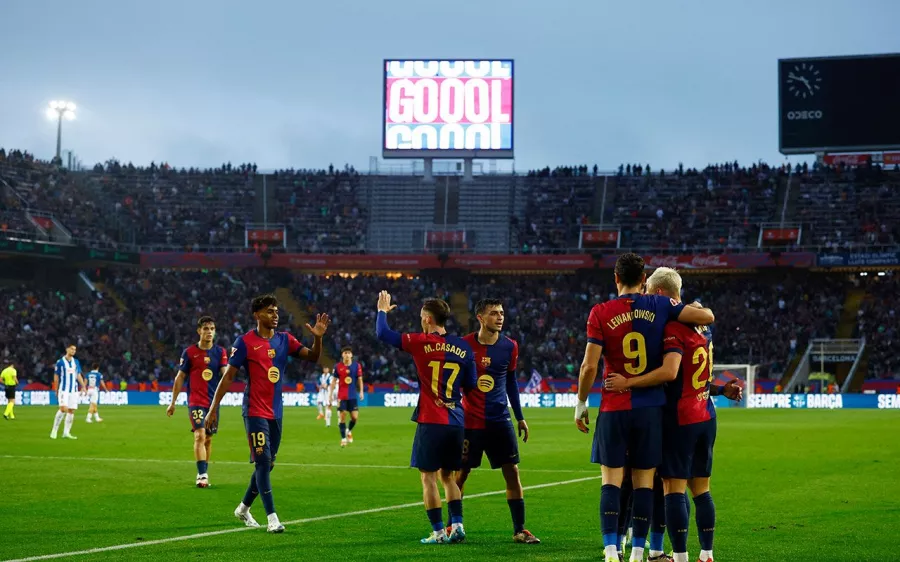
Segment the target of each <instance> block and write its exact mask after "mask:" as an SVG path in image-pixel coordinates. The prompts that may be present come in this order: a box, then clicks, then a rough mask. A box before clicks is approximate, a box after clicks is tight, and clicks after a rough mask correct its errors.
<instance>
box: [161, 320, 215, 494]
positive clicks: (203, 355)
mask: <svg viewBox="0 0 900 562" xmlns="http://www.w3.org/2000/svg"><path fill="white" fill-rule="evenodd" d="M197 334H199V336H200V341H199V342H198V343H196V344H194V345H192V346H190V347H188V348H186V349H185V350H184V351H183V352H182V354H181V362H180V363H179V365H178V374H176V375H175V384H174V385H173V387H172V402H171V403H170V404H169V407H168V408H167V409H166V415H168V416H169V417H172V414H174V413H175V401H176V400H177V399H178V395H179V394H181V389H182V387H184V388H186V389H187V393H188V415H189V416H190V420H191V431H192V432H193V433H194V458H195V459H196V461H197V480H196V486H197V487H198V488H207V487H209V474H208V472H207V471H208V467H209V455H210V452H211V451H212V436H213V435H215V433H216V430H215V428H213V429H212V430H210V431H207V430H206V428H205V427H204V426H203V422H204V420H205V419H206V414H207V413H208V412H209V406H210V404H211V403H212V398H213V395H214V394H215V392H216V386H218V384H219V379H220V378H221V377H222V373H224V372H225V367H226V366H227V364H228V355H227V354H226V353H225V348H224V347H221V346H218V345H215V341H216V321H215V320H213V318H212V317H211V316H203V317H201V318H200V319H199V320H198V321H197Z"/></svg>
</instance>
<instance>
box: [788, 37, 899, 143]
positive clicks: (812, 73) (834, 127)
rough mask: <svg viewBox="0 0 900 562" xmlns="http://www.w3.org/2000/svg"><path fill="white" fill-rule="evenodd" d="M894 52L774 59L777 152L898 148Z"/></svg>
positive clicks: (897, 69) (896, 68) (896, 70)
mask: <svg viewBox="0 0 900 562" xmlns="http://www.w3.org/2000/svg"><path fill="white" fill-rule="evenodd" d="M898 100H900V54H893V55H867V56H858V57H829V58H806V59H782V60H779V61H778V113H779V115H778V123H779V149H780V150H781V152H782V154H811V153H815V152H854V151H880V150H893V149H897V148H900V111H898V109H897V104H898Z"/></svg>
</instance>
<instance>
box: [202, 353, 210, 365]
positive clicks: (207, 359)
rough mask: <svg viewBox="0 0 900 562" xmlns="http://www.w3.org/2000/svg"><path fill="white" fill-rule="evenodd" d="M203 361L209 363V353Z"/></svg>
mask: <svg viewBox="0 0 900 562" xmlns="http://www.w3.org/2000/svg"><path fill="white" fill-rule="evenodd" d="M203 362H204V363H206V364H207V365H209V355H207V356H206V357H204V358H203Z"/></svg>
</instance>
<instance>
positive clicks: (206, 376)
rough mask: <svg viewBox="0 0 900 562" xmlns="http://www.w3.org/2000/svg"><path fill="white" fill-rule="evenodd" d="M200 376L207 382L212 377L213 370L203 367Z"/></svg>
mask: <svg viewBox="0 0 900 562" xmlns="http://www.w3.org/2000/svg"><path fill="white" fill-rule="evenodd" d="M201 376H202V377H203V380H205V381H207V382H209V381H211V380H212V378H213V372H212V371H211V370H210V369H203V373H202V374H201Z"/></svg>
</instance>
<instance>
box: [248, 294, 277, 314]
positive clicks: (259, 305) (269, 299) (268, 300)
mask: <svg viewBox="0 0 900 562" xmlns="http://www.w3.org/2000/svg"><path fill="white" fill-rule="evenodd" d="M270 306H278V299H277V298H275V295H273V294H272V293H267V294H265V295H259V296H258V297H256V298H255V299H253V301H252V302H251V303H250V312H259V311H260V310H263V309H266V308H269V307H270Z"/></svg>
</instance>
